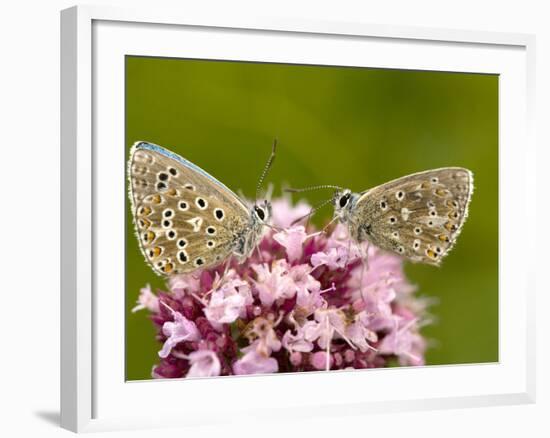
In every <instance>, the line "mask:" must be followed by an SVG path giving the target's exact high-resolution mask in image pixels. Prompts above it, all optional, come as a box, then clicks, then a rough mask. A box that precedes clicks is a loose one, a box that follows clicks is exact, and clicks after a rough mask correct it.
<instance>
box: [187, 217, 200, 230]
mask: <svg viewBox="0 0 550 438" xmlns="http://www.w3.org/2000/svg"><path fill="white" fill-rule="evenodd" d="M185 222H187V223H189V224H191V226H192V227H193V231H194V232H195V233H196V232H197V231H200V229H201V226H202V217H194V218H193V219H188V220H186V221H185Z"/></svg>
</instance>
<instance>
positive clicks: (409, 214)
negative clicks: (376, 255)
mask: <svg viewBox="0 0 550 438" xmlns="http://www.w3.org/2000/svg"><path fill="white" fill-rule="evenodd" d="M472 192H473V175H472V172H470V171H469V170H467V169H464V168H460V167H447V168H442V169H436V170H428V171H425V172H420V173H416V174H413V175H409V176H406V177H403V178H399V179H396V180H394V181H390V182H388V183H386V184H383V185H381V186H378V187H375V188H373V189H371V190H368V191H366V192H364V193H362V194H361V196H360V197H359V198H358V199H357V201H356V203H355V205H354V206H353V219H354V220H353V225H352V227H353V230H352V234H355V236H356V238H357V239H358V240H359V241H361V240H365V239H368V240H369V241H370V242H372V243H373V244H375V245H376V246H378V247H380V248H382V249H386V250H390V251H394V252H397V253H399V254H401V255H403V256H404V257H407V258H409V259H410V260H412V261H416V262H422V263H428V264H433V265H438V264H439V263H440V262H441V259H442V258H443V257H444V256H445V255H446V254H447V253H448V252H449V251H450V249H451V248H452V247H453V245H454V243H455V242H456V239H457V237H458V235H459V233H460V231H461V229H462V225H463V224H464V221H465V220H466V218H467V216H468V206H469V203H470V199H471V196H472Z"/></svg>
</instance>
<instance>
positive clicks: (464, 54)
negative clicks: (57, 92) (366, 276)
mask: <svg viewBox="0 0 550 438" xmlns="http://www.w3.org/2000/svg"><path fill="white" fill-rule="evenodd" d="M185 41H192V44H189V45H186V44H182V42H185ZM224 42H225V43H224ZM283 47H284V49H285V50H284V53H283V51H282V50H278V48H279V49H280V48H283ZM321 47H322V50H321ZM183 48H184V49H183ZM291 49H292V50H291ZM357 49H361V50H357ZM382 49H383V50H382ZM534 50H535V40H534V37H533V36H532V35H525V34H507V33H492V32H474V31H460V30H450V29H425V28H416V27H402V26H395V27H393V26H380V25H373V24H365V23H340V22H316V21H304V20H295V19H292V18H291V17H289V18H288V19H275V18H268V17H266V18H262V19H259V18H257V17H244V16H231V17H229V16H223V17H222V16H216V15H215V14H209V15H208V16H198V15H194V14H193V12H192V11H183V12H182V11H162V10H155V9H153V8H151V9H147V10H133V9H132V10H129V9H119V8H110V7H103V6H102V7H94V6H78V7H73V8H70V9H66V10H64V11H62V13H61V120H62V128H61V150H62V153H61V221H62V223H61V252H62V259H61V295H62V301H61V318H62V319H61V349H62V357H61V425H62V427H64V428H67V429H70V430H73V431H77V432H81V431H101V430H112V429H136V428H148V427H161V426H189V425H195V424H206V423H208V424H212V423H213V422H216V423H223V422H230V421H234V419H235V418H237V419H238V421H243V418H246V417H255V418H263V419H265V420H275V419H276V417H280V416H281V414H284V415H285V416H287V417H289V418H307V417H312V416H329V415H343V414H346V415H350V414H353V415H363V414H366V413H370V412H394V411H403V410H415V409H441V408H452V407H473V406H487V405H498V404H520V403H532V402H534V398H535V394H534V392H535V391H534V388H535V372H534V363H535V344H534V330H535V329H534V324H535V321H534V316H535V311H534V278H535V277H534V275H533V272H532V270H534V268H531V267H530V265H529V264H528V261H527V259H526V258H525V257H522V254H525V253H526V252H530V251H534V248H535V236H527V237H528V239H529V240H528V242H527V243H526V242H525V236H523V239H522V240H519V236H517V233H514V230H515V229H518V228H517V227H518V226H519V225H520V224H521V223H522V221H535V210H534V209H533V208H527V207H526V206H528V205H531V206H533V205H536V203H535V190H534V187H535V167H536V166H535V144H534V140H533V136H532V128H531V123H532V117H533V115H532V111H533V95H534V78H533V75H534V67H533V65H534ZM305 53H307V54H308V55H307V56H308V57H309V58H308V59H305V56H306V55H304V54H305ZM124 54H133V55H140V54H143V55H150V54H155V55H157V56H176V55H178V56H181V57H195V58H197V57H198V58H205V59H209V58H218V59H233V60H238V59H247V60H263V61H273V60H276V61H280V62H285V61H286V62H296V63H313V62H315V63H320V64H322V63H328V62H329V61H332V62H336V63H338V64H339V65H340V64H341V65H360V66H376V67H389V68H413V69H435V70H447V71H478V72H490V73H496V74H499V75H500V76H501V80H500V99H499V105H500V107H499V112H500V114H499V126H500V128H499V136H500V141H499V143H500V144H499V148H500V149H499V152H500V163H499V166H500V194H499V196H500V198H499V199H500V254H499V266H500V278H499V284H500V291H499V306H500V307H499V321H500V325H499V342H500V344H499V351H500V360H499V362H498V363H495V364H479V365H453V366H427V367H415V368H410V369H391V370H372V371H371V370H369V371H367V372H343V373H322V372H319V373H307V375H306V374H300V375H284V376H278V375H277V376H272V375H269V376H251V377H234V378H224V379H198V380H189V381H184V380H175V381H147V382H125V381H124V348H123V345H124V344H123V342H124V336H123V335H124V312H123V309H124V307H123V299H121V297H118V298H117V297H116V296H114V295H113V294H111V295H106V293H105V290H106V289H109V290H121V291H122V290H123V289H120V288H119V287H118V288H117V287H116V286H114V287H109V285H111V284H114V283H117V282H120V281H121V278H120V275H122V274H121V273H119V274H117V273H116V272H115V271H113V270H112V269H111V270H110V269H109V266H111V267H112V266H116V265H117V263H123V259H122V261H121V259H120V254H121V251H122V254H123V252H124V248H123V247H124V245H123V242H124V237H123V235H121V233H120V229H119V228H117V227H119V226H122V225H121V224H118V225H117V226H115V227H111V225H110V224H111V223H112V222H113V221H112V220H110V221H109V222H107V221H106V220H104V219H105V218H104V217H103V215H104V213H103V212H105V211H109V209H110V208H112V209H113V211H112V212H111V211H109V213H110V216H111V218H112V217H115V218H117V217H119V218H120V216H119V214H120V213H121V212H122V214H123V210H124V205H123V200H122V199H118V198H117V196H118V194H116V193H114V192H115V191H113V190H110V187H112V184H113V182H115V183H116V182H117V181H119V179H120V177H121V176H122V178H123V177H124V175H123V174H124V165H123V163H124V159H125V157H124V156H123V153H122V150H123V144H124V142H123V141H122V142H120V138H121V137H120V136H121V135H123V130H124V128H123V123H121V120H122V121H123V116H124V106H123V104H122V103H123V99H122V100H121V96H123V90H120V87H121V85H123V81H124V77H123V74H121V70H120V68H121V65H122V61H121V56H122V58H123V57H124ZM366 54H368V55H369V57H368V59H366V58H365V57H366ZM122 88H123V87H122ZM121 133H122V134H121ZM122 138H123V137H122ZM117 144H120V149H117V148H116V145H117ZM98 148H99V149H98ZM98 150H99V151H100V153H98ZM121 163H122V166H121ZM121 172H122V173H121ZM512 176H513V177H514V179H513V180H512ZM511 198H513V199H516V200H517V199H521V200H522V201H523V202H524V203H525V204H524V206H525V207H526V208H522V209H519V208H513V207H514V206H512V205H511V203H510V201H509V200H510V199H511ZM117 202H118V203H120V206H117V207H111V206H113V205H117ZM103 205H105V206H107V207H106V208H101V207H102V206H103ZM515 206H516V207H517V203H516V204H515ZM115 223H116V221H115ZM105 248H109V251H108V254H106V253H105V251H104V252H103V253H102V257H101V259H99V258H98V257H97V255H98V251H101V250H104V249H105ZM103 254H105V257H103ZM512 268H513V269H512ZM119 271H120V272H122V271H123V270H122V269H119ZM122 280H123V279H122ZM121 309H122V310H121ZM512 318H513V320H512ZM121 342H122V343H121ZM297 385H299V386H302V387H303V388H302V389H303V391H301V394H304V395H303V396H301V397H299V398H297V399H293V400H292V401H289V400H288V399H285V398H284V394H285V391H286V392H288V391H290V390H292V389H293V388H296V386H297ZM362 385H365V386H366V387H368V388H369V390H368V391H357V390H356V388H361V387H362ZM183 389H184V391H185V393H186V394H191V395H192V399H193V402H192V403H191V402H188V401H187V402H186V401H185V400H180V401H179V404H178V403H176V404H175V405H174V404H173V403H172V404H170V403H167V405H170V406H172V408H171V409H166V408H165V407H164V408H162V409H161V408H160V404H158V403H155V404H148V403H144V402H145V401H146V400H150V399H154V398H156V399H158V397H164V398H165V399H166V400H168V399H169V398H170V397H171V395H170V394H174V393H180V394H181V391H182V390H183ZM213 391H215V393H216V395H217V396H216V400H213V399H212V398H211V397H209V394H212V393H213ZM262 394H269V398H268V399H265V397H264V399H262V401H263V403H262V404H261V407H259V406H258V405H257V404H255V403H254V402H253V401H254V400H258V397H261V396H262ZM228 401H230V402H231V403H230V406H231V408H230V409H228V408H227V403H228ZM224 403H225V408H224ZM174 406H175V407H174ZM206 406H208V409H206ZM214 419H215V420H214Z"/></svg>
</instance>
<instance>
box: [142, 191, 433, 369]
mask: <svg viewBox="0 0 550 438" xmlns="http://www.w3.org/2000/svg"><path fill="white" fill-rule="evenodd" d="M309 208H310V207H309V206H308V205H306V204H304V203H300V204H298V205H296V206H294V207H293V206H292V205H291V203H290V202H289V201H288V200H286V199H279V200H276V201H274V202H273V212H274V217H273V225H275V226H276V227H280V228H281V229H283V231H273V230H268V231H267V232H266V234H265V235H264V237H263V239H262V241H261V243H260V245H259V251H255V252H254V254H253V255H252V256H251V257H250V258H249V259H248V260H247V261H246V262H245V263H243V264H242V265H237V264H233V265H232V266H231V267H230V269H229V270H228V271H227V272H226V273H225V274H224V272H223V268H222V267H218V268H216V269H210V270H202V271H200V272H194V273H192V274H187V275H178V276H174V277H171V278H170V279H169V281H168V285H167V286H168V289H169V291H168V292H165V291H157V294H154V293H153V292H152V291H151V290H150V288H149V287H146V288H143V289H142V290H141V294H140V296H139V300H138V305H137V306H136V307H135V309H134V310H139V309H144V308H145V309H147V310H148V311H149V312H150V313H151V319H152V321H153V323H154V324H155V325H156V327H157V328H158V340H159V341H160V342H161V343H162V348H161V349H160V351H159V353H158V355H159V358H160V362H159V363H158V364H157V365H155V366H154V367H153V372H152V374H153V377H155V378H178V377H206V376H219V375H236V374H256V373H276V372H298V371H317V370H336V369H359V368H373V367H384V366H387V365H388V364H389V363H390V362H392V361H393V362H395V361H396V362H397V363H399V364H400V365H422V364H423V363H424V350H425V347H426V342H425V340H424V338H423V337H422V336H421V335H420V333H419V328H420V326H421V325H422V324H423V323H424V322H425V307H426V303H425V302H424V301H423V300H422V299H420V298H418V297H417V296H416V295H415V294H414V290H415V288H414V287H413V286H411V284H409V283H408V281H407V279H406V278H405V275H404V273H403V266H402V259H401V258H400V257H398V256H396V255H393V254H388V253H386V252H383V251H381V250H379V249H377V248H375V247H374V246H372V245H371V246H370V247H367V246H363V247H361V248H360V247H358V246H357V245H356V244H355V243H353V242H351V241H350V240H349V237H348V235H347V232H346V230H345V228H344V227H342V226H340V225H338V226H336V227H335V228H334V229H333V231H332V232H331V233H330V234H329V235H327V234H324V233H320V232H316V231H315V230H314V229H312V227H310V228H309V229H308V230H307V231H306V229H305V228H304V227H303V226H301V225H298V226H291V223H292V221H293V220H294V219H296V218H298V217H301V216H302V215H303V214H305V213H307V212H308V211H309ZM365 253H368V266H367V265H365V264H364V263H363V258H362V256H361V254H365Z"/></svg>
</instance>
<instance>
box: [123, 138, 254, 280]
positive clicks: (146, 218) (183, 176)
mask: <svg viewBox="0 0 550 438" xmlns="http://www.w3.org/2000/svg"><path fill="white" fill-rule="evenodd" d="M128 167H129V168H128V174H129V180H130V200H131V204H132V214H133V217H134V224H135V227H136V233H137V237H138V241H139V244H140V248H141V251H142V253H143V255H144V256H145V259H146V261H147V262H148V263H149V264H150V265H151V267H152V268H153V270H154V271H155V272H156V273H158V274H160V275H168V274H177V273H186V272H191V271H193V270H195V269H197V268H199V267H205V268H206V267H210V266H213V265H216V264H218V263H220V262H222V261H223V260H225V259H226V258H227V257H228V256H229V255H230V254H231V253H232V251H233V250H234V248H235V239H236V237H237V236H239V235H240V234H242V233H243V232H244V231H245V230H246V228H247V226H248V224H249V219H250V213H249V210H248V208H247V207H246V205H245V204H244V203H243V202H242V201H241V200H240V199H239V198H238V197H237V195H235V194H234V193H233V192H232V191H231V190H230V189H228V188H227V187H226V186H225V185H223V184H222V183H221V182H219V181H218V180H216V179H215V178H213V177H212V176H210V175H209V174H208V173H206V172H205V171H204V170H202V169H201V168H199V167H198V166H196V165H194V164H193V163H191V162H189V161H187V160H185V159H184V158H182V157H180V156H179V155H177V154H175V153H173V152H171V151H168V150H166V149H164V148H162V147H160V146H157V145H154V144H151V143H145V142H139V143H136V144H135V145H134V147H133V148H132V151H131V156H130V161H129V164H128Z"/></svg>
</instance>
